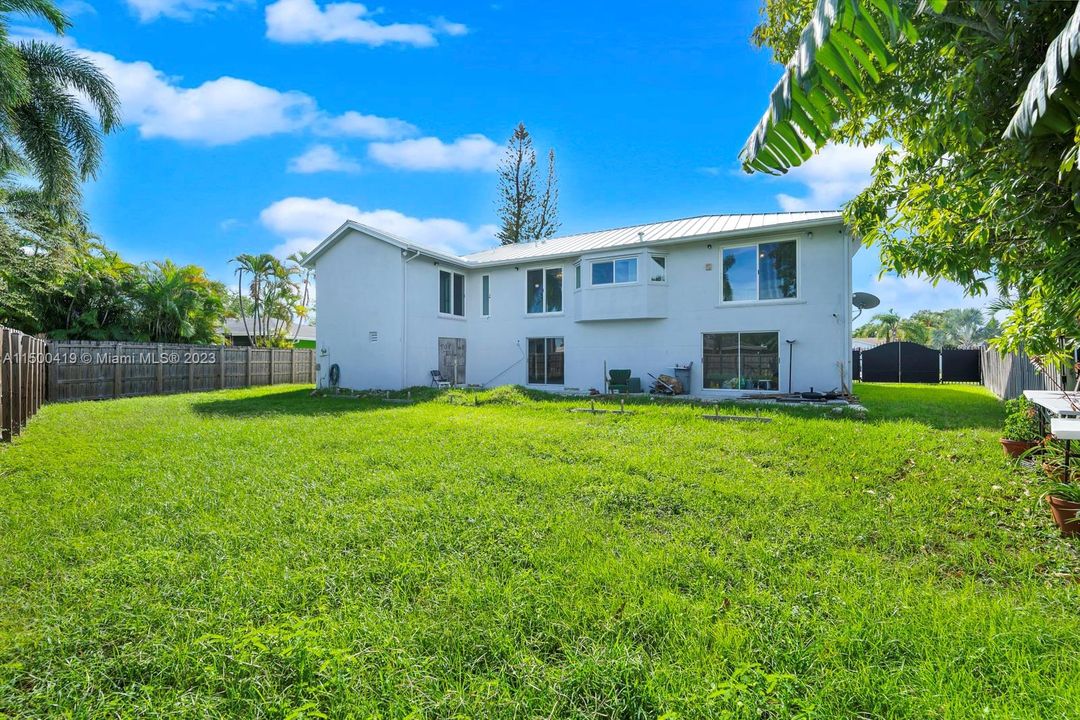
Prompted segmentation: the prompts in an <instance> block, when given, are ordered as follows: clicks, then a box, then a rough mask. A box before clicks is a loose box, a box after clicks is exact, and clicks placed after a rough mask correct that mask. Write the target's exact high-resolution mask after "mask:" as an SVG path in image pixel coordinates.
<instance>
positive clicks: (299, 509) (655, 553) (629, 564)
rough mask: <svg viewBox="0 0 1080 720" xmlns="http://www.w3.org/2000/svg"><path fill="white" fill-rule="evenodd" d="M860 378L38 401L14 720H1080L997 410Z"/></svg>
mask: <svg viewBox="0 0 1080 720" xmlns="http://www.w3.org/2000/svg"><path fill="white" fill-rule="evenodd" d="M857 392H858V393H859V394H860V396H861V397H862V398H863V400H864V402H865V404H866V406H867V407H868V408H869V415H868V417H867V419H866V420H860V419H856V418H849V417H836V416H833V415H832V414H830V413H822V412H821V411H819V410H801V409H792V410H764V411H761V412H763V413H764V414H765V415H768V416H770V417H772V418H773V419H774V422H772V423H769V424H759V423H714V422H706V421H703V420H701V419H700V415H701V414H702V410H701V409H700V408H693V407H688V406H684V405H668V404H650V403H641V404H639V405H638V406H635V407H634V409H635V410H636V411H637V412H636V413H635V414H632V415H624V416H619V415H596V416H593V415H588V414H576V413H569V412H566V410H567V409H568V408H569V407H573V406H581V405H583V404H584V403H583V402H582V401H581V400H550V399H543V398H541V397H540V396H536V395H528V394H525V393H522V392H519V391H515V390H500V391H495V392H491V393H486V394H483V395H480V396H478V397H477V398H475V399H474V398H473V397H472V396H462V397H461V398H459V400H458V401H457V402H454V403H451V402H448V401H447V397H446V396H445V395H444V396H434V395H433V394H432V393H427V392H416V393H414V395H413V400H414V402H412V403H388V402H386V401H385V400H383V399H379V398H367V399H360V400H356V399H340V398H318V397H310V396H309V393H308V392H307V390H305V389H302V388H285V389H282V388H280V387H276V388H263V389H257V390H246V391H230V392H220V393H210V394H196V395H181V396H171V397H161V398H146V399H131V400H118V401H109V402H101V403H80V404H72V405H58V406H47V407H45V408H44V409H43V410H42V412H41V414H40V415H39V416H38V418H37V419H35V420H34V421H33V423H32V425H31V426H30V428H29V430H28V431H27V432H26V433H25V434H24V435H23V437H21V438H20V439H19V440H18V441H17V442H16V443H15V444H14V445H13V446H11V447H6V448H0V498H3V500H2V501H0V557H2V558H3V562H2V563H0V716H3V715H7V716H11V717H46V716H62V715H65V714H67V715H70V716H74V717H154V718H159V717H182V716H183V717H221V716H249V717H267V718H292V719H294V720H295V719H298V718H305V717H324V716H326V717H334V718H337V717H354V718H369V717H371V718H404V717H414V718H457V717H475V718H530V717H544V718H548V717H560V718H561V717H574V718H657V717H664V718H666V719H667V720H670V719H671V718H676V717H677V718H755V719H761V718H795V717H801V718H855V717H864V718H871V717H872V718H878V717H882V718H893V717H897V718H899V717H910V718H968V717H979V718H984V717H1000V718H1022V717H1023V718H1026V717H1043V718H1070V717H1080V584H1078V583H1077V582H1076V580H1077V577H1078V575H1080V555H1078V551H1077V550H1078V546H1077V544H1076V541H1065V540H1062V539H1061V538H1059V537H1058V535H1057V532H1056V530H1055V529H1054V528H1053V526H1052V523H1051V521H1050V519H1049V514H1048V512H1047V510H1046V508H1045V507H1044V506H1043V505H1042V504H1041V503H1040V501H1039V494H1040V488H1041V481H1040V480H1039V479H1037V478H1036V477H1035V476H1034V475H1032V474H1027V475H1025V474H1024V473H1023V472H1021V471H1019V470H1017V469H1016V468H1014V467H1011V466H1010V465H1009V464H1008V463H1007V462H1006V461H1005V459H1004V457H1003V455H1002V452H1001V449H1000V447H998V445H997V437H998V431H997V428H999V427H1000V423H1001V421H1002V411H1001V405H1000V403H998V402H997V401H996V400H994V399H993V398H992V397H991V396H990V395H988V394H986V393H985V392H984V391H983V390H982V389H981V388H972V387H963V386H949V387H922V386H872V385H863V386H861V387H859V388H858V390H857ZM462 400H464V402H462ZM477 400H478V401H479V404H470V403H476V401H477ZM725 412H755V411H752V410H748V409H743V408H739V409H730V410H725Z"/></svg>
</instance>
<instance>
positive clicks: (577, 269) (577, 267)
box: [574, 260, 581, 292]
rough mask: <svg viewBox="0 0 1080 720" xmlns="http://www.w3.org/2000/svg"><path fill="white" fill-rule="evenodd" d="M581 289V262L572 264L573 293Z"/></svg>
mask: <svg viewBox="0 0 1080 720" xmlns="http://www.w3.org/2000/svg"><path fill="white" fill-rule="evenodd" d="M580 289H581V261H580V260H578V261H577V262H576V263H574V292H577V291H578V290H580Z"/></svg>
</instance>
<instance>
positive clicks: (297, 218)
mask: <svg viewBox="0 0 1080 720" xmlns="http://www.w3.org/2000/svg"><path fill="white" fill-rule="evenodd" d="M259 220H260V221H261V222H262V224H263V225H264V226H265V227H266V228H267V229H268V230H270V231H272V232H273V233H275V234H276V235H278V236H280V237H281V238H282V242H281V243H280V244H279V245H277V246H276V247H275V248H274V249H273V251H272V252H273V253H274V254H275V255H279V256H285V255H289V254H291V253H293V252H296V251H297V250H310V249H311V248H313V247H315V246H316V245H318V244H319V243H320V242H321V241H322V240H323V239H324V238H325V237H326V236H327V235H329V234H330V233H331V232H333V231H334V230H336V229H337V228H338V227H340V226H341V224H342V223H344V222H345V221H346V220H353V221H355V222H358V223H361V224H364V225H369V226H371V227H373V228H377V229H379V230H383V231H385V232H388V233H391V234H393V235H398V236H400V237H402V238H404V239H406V240H412V241H413V242H417V243H420V244H422V245H426V246H428V247H431V248H434V249H437V250H443V251H445V252H450V253H455V254H459V253H468V252H474V251H476V250H481V249H483V248H486V247H490V246H491V245H492V243H493V242H494V237H495V232H496V230H497V228H496V227H495V226H494V225H480V226H478V227H472V226H470V225H467V224H465V223H463V222H460V221H458V220H450V219H448V218H415V217H410V216H408V215H405V214H403V213H400V212H398V211H396V210H361V209H360V208H359V207H357V206H355V205H347V204H344V203H339V202H336V201H334V200H331V199H330V198H325V197H324V198H305V197H288V198H284V199H283V200H278V201H277V202H275V203H273V204H272V205H270V206H269V207H267V208H265V209H264V210H263V211H262V212H261V213H260V214H259Z"/></svg>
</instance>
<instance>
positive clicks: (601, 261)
mask: <svg viewBox="0 0 1080 720" xmlns="http://www.w3.org/2000/svg"><path fill="white" fill-rule="evenodd" d="M640 259H641V255H640V254H634V255H618V256H616V257H604V258H596V259H595V260H590V261H589V287H595V288H606V287H617V286H624V285H637V284H638V283H639V282H640V281H641V272H640V271H641V263H640V262H639V261H640ZM620 260H633V261H634V279H633V280H623V281H622V282H619V281H618V280H616V279H615V263H617V262H619V261H620ZM597 265H611V282H609V283H597V282H596V281H595V278H596V274H595V270H594V268H595V267H596V266H597Z"/></svg>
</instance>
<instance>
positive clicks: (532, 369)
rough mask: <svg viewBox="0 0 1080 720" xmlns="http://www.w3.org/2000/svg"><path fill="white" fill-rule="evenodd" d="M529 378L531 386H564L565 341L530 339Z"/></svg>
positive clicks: (557, 339)
mask: <svg viewBox="0 0 1080 720" xmlns="http://www.w3.org/2000/svg"><path fill="white" fill-rule="evenodd" d="M528 342H529V354H528V361H527V362H528V378H529V384H530V385H562V384H563V339H562V338H561V337H549V338H529V340H528Z"/></svg>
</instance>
